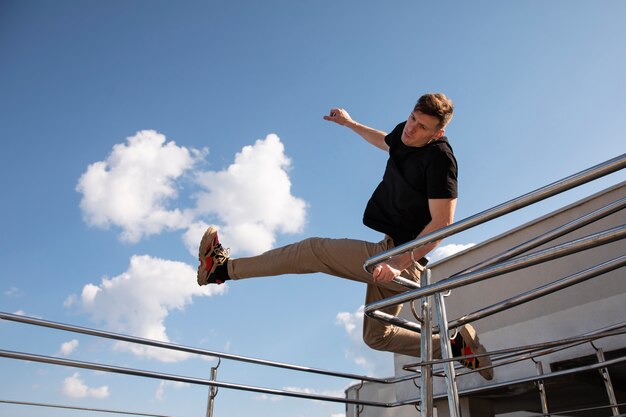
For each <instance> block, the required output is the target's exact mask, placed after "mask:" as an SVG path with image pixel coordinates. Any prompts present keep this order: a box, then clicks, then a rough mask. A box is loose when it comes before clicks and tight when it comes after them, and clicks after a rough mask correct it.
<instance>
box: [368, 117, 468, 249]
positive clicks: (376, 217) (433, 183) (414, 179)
mask: <svg viewBox="0 0 626 417" xmlns="http://www.w3.org/2000/svg"><path fill="white" fill-rule="evenodd" d="M405 124H406V122H403V123H400V124H399V125H398V126H396V127H395V129H393V131H392V132H391V133H390V134H388V135H387V136H386V137H385V143H387V145H389V159H388V160H387V167H386V168H385V173H384V175H383V180H382V181H381V183H380V184H379V185H378V187H376V190H374V193H373V194H372V197H371V198H370V200H369V202H368V203H367V206H366V208H365V213H364V215H363V223H364V224H365V225H366V226H368V227H370V228H372V229H374V230H377V231H379V232H382V233H385V234H387V235H389V236H391V238H392V239H393V240H394V243H395V244H396V246H397V245H400V244H403V243H406V242H408V241H410V240H413V239H415V238H416V237H417V235H419V234H420V232H421V231H422V229H424V227H425V226H426V225H427V224H428V223H429V222H430V220H431V217H430V211H429V209H428V199H430V198H456V197H457V162H456V159H455V158H454V154H453V152H452V147H451V146H450V144H449V143H448V140H447V138H446V137H445V136H442V137H441V138H439V139H438V140H436V141H434V142H431V143H429V144H428V145H426V146H423V147H419V148H417V147H411V146H407V145H405V144H404V143H403V142H402V131H403V129H404V125H405Z"/></svg>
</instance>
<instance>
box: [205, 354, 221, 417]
mask: <svg viewBox="0 0 626 417" xmlns="http://www.w3.org/2000/svg"><path fill="white" fill-rule="evenodd" d="M220 363H222V359H220V358H218V360H217V365H216V366H214V367H212V368H211V381H216V380H217V368H219V367H220ZM217 392H218V388H217V387H216V386H215V385H211V387H210V388H209V400H208V402H207V406H206V417H213V405H214V404H215V397H216V396H217Z"/></svg>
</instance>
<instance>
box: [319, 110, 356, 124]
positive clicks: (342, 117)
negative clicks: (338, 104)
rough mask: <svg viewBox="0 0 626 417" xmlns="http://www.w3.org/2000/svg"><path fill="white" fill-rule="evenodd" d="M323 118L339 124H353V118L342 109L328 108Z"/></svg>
mask: <svg viewBox="0 0 626 417" xmlns="http://www.w3.org/2000/svg"><path fill="white" fill-rule="evenodd" d="M324 120H328V121H330V122H335V123H337V124H340V125H341V126H348V127H349V126H350V125H352V124H354V120H352V117H350V115H349V114H348V112H347V111H345V110H344V109H330V113H329V114H328V116H324Z"/></svg>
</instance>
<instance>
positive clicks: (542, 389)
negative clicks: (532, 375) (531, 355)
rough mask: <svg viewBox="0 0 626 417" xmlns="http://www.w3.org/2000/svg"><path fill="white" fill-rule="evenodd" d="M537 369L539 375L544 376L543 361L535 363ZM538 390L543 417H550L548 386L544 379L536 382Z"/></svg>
mask: <svg viewBox="0 0 626 417" xmlns="http://www.w3.org/2000/svg"><path fill="white" fill-rule="evenodd" d="M533 362H535V369H536V370H537V375H543V364H542V362H541V361H535V360H534V359H533ZM536 384H537V389H538V390H539V399H540V401H541V411H542V413H543V417H550V414H549V413H550V412H549V410H548V397H547V394H546V384H545V383H544V382H543V379H539V380H537V382H536Z"/></svg>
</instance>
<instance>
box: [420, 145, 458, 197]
mask: <svg viewBox="0 0 626 417" xmlns="http://www.w3.org/2000/svg"><path fill="white" fill-rule="evenodd" d="M457 183H458V168H457V162H456V158H454V155H453V154H452V153H451V152H448V151H447V150H443V149H441V148H439V149H437V150H436V151H434V152H433V155H432V156H431V159H430V162H429V163H428V166H427V167H426V196H427V198H456V197H458V184H457Z"/></svg>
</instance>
